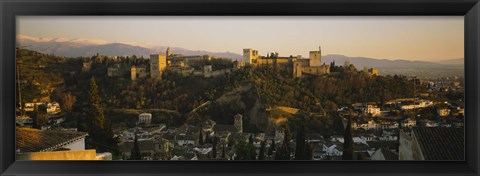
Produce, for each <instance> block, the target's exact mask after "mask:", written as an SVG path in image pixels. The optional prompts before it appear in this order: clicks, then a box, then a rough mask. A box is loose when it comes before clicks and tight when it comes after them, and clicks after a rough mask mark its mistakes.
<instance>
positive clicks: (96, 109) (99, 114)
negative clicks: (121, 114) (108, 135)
mask: <svg viewBox="0 0 480 176" xmlns="http://www.w3.org/2000/svg"><path fill="white" fill-rule="evenodd" d="M89 95H90V109H89V112H88V113H90V117H91V118H92V119H91V120H92V121H91V122H92V125H93V126H95V127H97V128H99V129H104V128H105V116H104V113H103V108H102V105H101V99H100V95H99V94H98V86H97V82H96V81H95V77H92V78H91V79H90V90H89Z"/></svg>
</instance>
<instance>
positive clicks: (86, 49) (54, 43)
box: [17, 36, 242, 59]
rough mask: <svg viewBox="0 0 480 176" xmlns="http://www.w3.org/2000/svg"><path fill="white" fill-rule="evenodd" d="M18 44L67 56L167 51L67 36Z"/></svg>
mask: <svg viewBox="0 0 480 176" xmlns="http://www.w3.org/2000/svg"><path fill="white" fill-rule="evenodd" d="M17 42H18V43H17V45H22V46H24V47H26V48H28V49H31V50H35V51H38V52H42V53H45V54H54V55H57V56H65V57H89V56H92V55H95V54H96V53H100V54H102V55H107V56H127V55H129V56H131V55H136V56H139V57H140V56H144V57H149V55H150V54H152V53H165V51H166V50H167V46H158V47H144V46H135V45H131V44H126V43H105V42H103V41H100V40H93V39H73V40H68V39H65V38H36V37H29V36H21V37H18V38H17ZM170 49H171V50H172V52H173V53H174V54H183V55H211V56H215V57H222V58H225V57H226V58H232V59H241V58H242V56H241V55H240V54H236V53H232V52H210V51H194V50H188V49H185V48H180V47H171V48H170Z"/></svg>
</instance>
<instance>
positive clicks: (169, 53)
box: [165, 47, 172, 57]
mask: <svg viewBox="0 0 480 176" xmlns="http://www.w3.org/2000/svg"><path fill="white" fill-rule="evenodd" d="M165 54H166V55H167V57H169V56H170V55H172V51H170V47H168V48H167V52H166V53H165Z"/></svg>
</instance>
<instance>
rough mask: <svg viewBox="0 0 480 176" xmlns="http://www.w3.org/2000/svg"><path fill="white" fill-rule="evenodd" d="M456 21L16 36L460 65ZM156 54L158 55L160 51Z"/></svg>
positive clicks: (200, 23) (52, 23) (320, 20)
mask: <svg viewBox="0 0 480 176" xmlns="http://www.w3.org/2000/svg"><path fill="white" fill-rule="evenodd" d="M463 24H464V22H463V16H448V17H445V16H444V17H327V16H323V17H322V16H319V17H150V16H149V17H111V16H109V17H103V16H102V17H98V16H95V17H90V16H89V17H58V16H56V17H51V16H48V17H46V16H43V17H42V16H40V17H39V16H35V17H33V16H20V17H17V36H18V35H23V36H32V37H44V38H45V37H46V38H51V39H59V40H60V41H65V40H67V39H69V40H72V39H93V40H95V42H98V43H99V44H101V43H105V42H106V43H125V44H131V45H137V46H142V47H148V48H154V47H158V46H170V47H180V48H185V49H189V50H200V51H210V52H232V53H236V54H242V49H243V48H252V49H256V50H259V54H260V55H266V54H267V52H273V51H276V52H278V53H279V54H280V55H281V56H289V55H302V56H303V57H308V52H309V51H313V50H318V47H319V46H321V48H322V55H329V54H340V55H346V56H351V57H369V58H378V59H389V60H399V59H401V60H418V61H441V60H451V59H461V58H464V29H463V28H464V25H463ZM159 52H163V51H159Z"/></svg>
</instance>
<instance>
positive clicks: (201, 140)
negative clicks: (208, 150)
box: [198, 131, 203, 145]
mask: <svg viewBox="0 0 480 176" xmlns="http://www.w3.org/2000/svg"><path fill="white" fill-rule="evenodd" d="M198 143H199V144H200V145H203V134H202V131H200V134H199V136H198Z"/></svg>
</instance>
